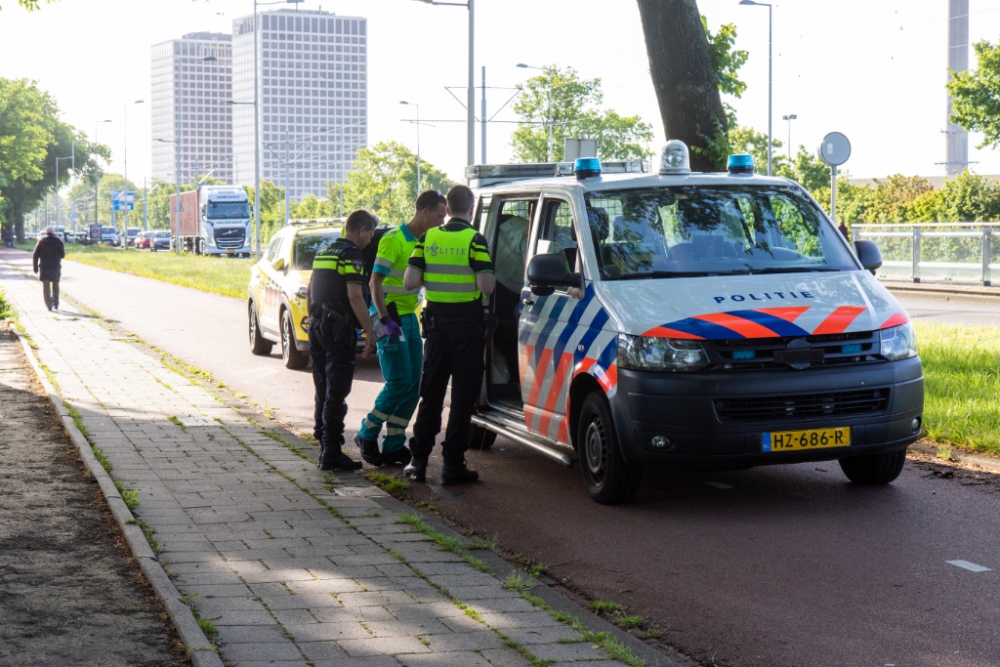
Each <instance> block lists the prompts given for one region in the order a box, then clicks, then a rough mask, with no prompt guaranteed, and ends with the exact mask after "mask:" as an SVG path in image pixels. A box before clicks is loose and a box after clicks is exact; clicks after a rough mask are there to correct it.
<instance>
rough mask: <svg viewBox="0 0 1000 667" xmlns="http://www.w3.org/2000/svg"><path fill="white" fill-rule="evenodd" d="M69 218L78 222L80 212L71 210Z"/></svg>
mask: <svg viewBox="0 0 1000 667" xmlns="http://www.w3.org/2000/svg"><path fill="white" fill-rule="evenodd" d="M69 219H70V220H72V221H73V222H76V221H77V220H79V219H80V214H79V213H77V212H76V211H70V214H69Z"/></svg>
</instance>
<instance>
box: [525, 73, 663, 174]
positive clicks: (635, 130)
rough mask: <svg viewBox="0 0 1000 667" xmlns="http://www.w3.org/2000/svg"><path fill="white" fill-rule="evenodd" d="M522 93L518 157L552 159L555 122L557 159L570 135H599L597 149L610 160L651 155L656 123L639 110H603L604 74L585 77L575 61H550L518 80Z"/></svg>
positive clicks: (554, 148) (584, 136)
mask: <svg viewBox="0 0 1000 667" xmlns="http://www.w3.org/2000/svg"><path fill="white" fill-rule="evenodd" d="M518 88H519V89H520V90H521V94H520V97H519V98H518V101H517V103H516V104H515V105H514V112H515V113H517V114H518V115H519V116H520V117H521V121H522V124H521V125H518V127H517V129H516V130H514V133H513V135H512V136H511V142H510V143H511V146H513V147H514V158H515V159H517V160H520V161H522V162H547V161H548V160H549V127H550V126H551V128H552V159H553V160H555V161H559V160H562V158H563V140H564V139H565V138H566V137H581V138H587V139H597V154H598V155H599V156H600V157H601V158H603V159H606V160H634V159H639V158H644V157H648V156H649V154H650V153H649V149H648V148H647V145H648V144H649V142H650V141H652V139H653V128H652V127H651V126H650V125H649V124H648V123H644V122H643V121H642V120H641V119H640V118H639V116H622V115H620V114H618V113H617V112H616V111H614V110H611V109H607V110H600V109H598V108H597V107H598V106H599V105H600V104H601V101H602V99H603V94H602V93H601V80H600V79H581V78H580V75H579V74H578V73H577V71H576V70H575V69H573V68H572V67H566V68H564V69H560V68H557V67H547V68H545V70H544V72H543V73H542V74H540V75H539V76H535V77H532V78H530V79H528V80H527V81H526V82H525V83H523V84H518Z"/></svg>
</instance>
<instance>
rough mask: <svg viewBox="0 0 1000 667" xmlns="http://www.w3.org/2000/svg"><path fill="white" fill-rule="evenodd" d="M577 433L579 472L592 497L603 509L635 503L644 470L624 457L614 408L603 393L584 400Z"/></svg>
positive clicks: (594, 393) (596, 393)
mask: <svg viewBox="0 0 1000 667" xmlns="http://www.w3.org/2000/svg"><path fill="white" fill-rule="evenodd" d="M577 433H578V435H577V447H578V451H579V455H580V469H581V470H582V471H583V480H584V482H586V484H587V491H588V492H589V493H590V497H591V498H593V499H594V500H596V501H597V502H599V503H600V504H602V505H617V504H619V503H627V502H631V501H632V500H634V499H635V497H636V495H637V494H638V493H639V487H640V486H641V485H642V466H637V465H633V464H630V463H627V462H626V461H625V459H624V458H623V457H622V453H621V448H620V447H619V446H618V437H617V435H616V434H615V425H614V420H613V419H612V417H611V407H610V406H609V405H608V399H607V398H605V397H604V394H602V393H601V392H597V391H595V392H593V393H591V394H590V395H589V396H587V398H586V400H584V402H583V407H582V408H581V409H580V424H579V429H578V431H577Z"/></svg>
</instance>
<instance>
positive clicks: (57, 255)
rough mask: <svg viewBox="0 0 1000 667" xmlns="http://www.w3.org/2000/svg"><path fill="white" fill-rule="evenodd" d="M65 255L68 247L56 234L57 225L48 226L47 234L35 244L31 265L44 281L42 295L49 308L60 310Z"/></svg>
mask: <svg viewBox="0 0 1000 667" xmlns="http://www.w3.org/2000/svg"><path fill="white" fill-rule="evenodd" d="M65 256H66V249H65V248H64V247H63V242H62V241H61V240H60V239H59V237H58V236H56V230H55V227H46V228H45V236H43V237H42V238H40V239H38V243H37V244H35V252H34V253H32V255H31V265H32V268H33V270H34V272H35V273H37V274H38V278H39V279H40V280H41V281H42V297H43V298H44V299H45V307H46V308H48V309H49V310H52V309H53V308H55V309H56V310H59V278H60V277H61V275H62V259H63V257H65ZM39 267H40V268H41V271H39Z"/></svg>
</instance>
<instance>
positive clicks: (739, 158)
mask: <svg viewBox="0 0 1000 667" xmlns="http://www.w3.org/2000/svg"><path fill="white" fill-rule="evenodd" d="M728 168H729V173H730V174H752V173H753V155H747V154H746V153H736V154H734V155H730V156H729V164H728Z"/></svg>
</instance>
